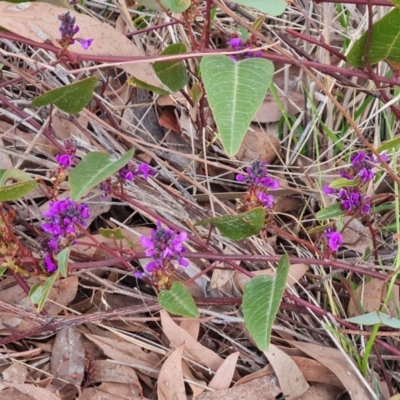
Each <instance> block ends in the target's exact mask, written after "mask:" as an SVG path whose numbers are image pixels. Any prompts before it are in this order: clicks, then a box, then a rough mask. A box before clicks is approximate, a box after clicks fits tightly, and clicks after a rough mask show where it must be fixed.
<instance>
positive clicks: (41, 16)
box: [0, 2, 168, 90]
mask: <svg viewBox="0 0 400 400" xmlns="http://www.w3.org/2000/svg"><path fill="white" fill-rule="evenodd" d="M66 11H67V10H66V9H65V8H61V7H56V6H53V5H51V4H47V3H20V4H10V3H8V2H0V15H1V26H2V27H3V28H6V29H8V30H9V31H11V32H13V33H16V34H18V35H20V36H23V37H25V38H27V39H31V40H34V41H35V42H39V43H44V42H46V41H51V42H52V43H53V44H54V45H57V39H60V31H59V27H60V21H59V20H58V16H59V15H60V14H63V13H65V12H66ZM69 12H70V14H71V16H72V17H75V18H76V25H78V26H79V28H80V30H79V33H78V34H77V36H78V37H80V38H84V39H88V38H92V39H94V40H93V43H92V45H91V46H90V48H89V49H88V50H83V49H82V47H81V45H80V44H79V43H78V42H75V43H74V44H73V45H71V46H70V47H69V50H71V51H73V52H75V53H81V54H82V53H84V54H88V55H102V54H106V55H107V56H126V57H140V56H143V55H144V54H142V52H141V51H140V50H139V49H138V48H137V47H136V46H135V44H133V42H132V41H130V40H129V39H128V38H127V37H126V36H125V35H123V34H122V33H120V32H118V31H117V30H116V29H114V28H113V27H112V26H111V25H109V24H106V23H103V22H100V21H97V20H96V19H94V18H92V17H90V16H89V15H85V14H79V13H77V12H76V11H74V10H69ZM59 47H60V46H59ZM60 49H61V47H60ZM121 69H123V70H124V71H125V72H127V73H128V74H132V75H133V76H134V77H135V78H137V79H139V80H141V81H143V82H146V83H147V84H149V85H153V86H156V87H159V88H163V89H165V90H168V89H167V88H165V86H164V85H163V84H162V83H161V81H160V80H159V79H158V77H157V75H156V73H155V71H154V70H153V67H152V66H151V64H150V63H146V62H143V63H136V64H125V65H121Z"/></svg>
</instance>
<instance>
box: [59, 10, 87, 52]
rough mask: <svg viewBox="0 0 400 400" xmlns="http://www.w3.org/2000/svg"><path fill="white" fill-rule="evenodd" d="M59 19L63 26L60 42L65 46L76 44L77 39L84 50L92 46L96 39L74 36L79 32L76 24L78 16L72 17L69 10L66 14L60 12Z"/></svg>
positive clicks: (61, 27)
mask: <svg viewBox="0 0 400 400" xmlns="http://www.w3.org/2000/svg"><path fill="white" fill-rule="evenodd" d="M58 19H59V20H60V21H61V26H60V28H59V30H60V33H61V40H60V43H61V45H62V46H63V47H64V48H67V47H68V46H69V45H71V44H74V43H75V40H77V41H78V42H79V43H80V44H81V46H82V48H83V49H84V50H87V49H88V48H89V47H90V45H91V44H92V42H93V40H94V39H81V38H74V36H75V35H76V34H77V33H78V32H79V26H77V25H76V26H75V21H76V18H75V17H71V14H70V13H69V11H68V12H66V13H65V14H60V15H59V16H58Z"/></svg>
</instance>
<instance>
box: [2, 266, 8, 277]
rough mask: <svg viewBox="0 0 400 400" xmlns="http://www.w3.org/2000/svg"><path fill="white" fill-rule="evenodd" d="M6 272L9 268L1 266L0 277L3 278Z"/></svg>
mask: <svg viewBox="0 0 400 400" xmlns="http://www.w3.org/2000/svg"><path fill="white" fill-rule="evenodd" d="M6 271H7V267H2V266H0V276H3V275H4V273H5V272H6Z"/></svg>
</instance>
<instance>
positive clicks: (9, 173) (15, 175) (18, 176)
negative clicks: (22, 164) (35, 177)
mask: <svg viewBox="0 0 400 400" xmlns="http://www.w3.org/2000/svg"><path fill="white" fill-rule="evenodd" d="M9 180H13V181H19V182H23V181H30V180H32V177H31V176H30V175H29V174H27V173H26V172H25V171H21V170H20V169H14V168H12V169H7V170H4V173H2V174H1V178H0V186H4V185H5V184H6V183H7V182H8V181H9Z"/></svg>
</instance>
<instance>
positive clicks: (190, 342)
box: [160, 310, 224, 371]
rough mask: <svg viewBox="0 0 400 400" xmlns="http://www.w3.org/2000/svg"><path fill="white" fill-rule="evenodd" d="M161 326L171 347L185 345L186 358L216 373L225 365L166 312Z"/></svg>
mask: <svg viewBox="0 0 400 400" xmlns="http://www.w3.org/2000/svg"><path fill="white" fill-rule="evenodd" d="M160 315H161V324H162V327H163V331H164V334H165V335H166V336H167V338H168V339H169V341H170V346H171V347H175V348H177V347H179V346H181V345H182V344H185V351H184V354H185V357H187V358H189V359H190V360H193V361H195V362H197V363H199V364H202V365H204V366H205V367H207V368H210V369H211V370H213V371H216V370H217V369H218V368H219V367H220V366H221V365H222V363H223V361H224V360H223V359H222V358H221V357H220V356H219V355H217V354H216V353H214V352H213V351H212V350H210V349H208V348H207V347H205V346H203V345H201V344H200V343H199V342H198V341H197V340H195V339H193V337H192V336H191V335H190V334H189V333H187V332H186V331H185V330H184V329H182V328H181V327H179V326H178V325H177V324H176V323H175V322H174V321H173V320H172V318H171V317H170V316H169V314H168V313H167V312H166V311H165V310H161V311H160Z"/></svg>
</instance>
